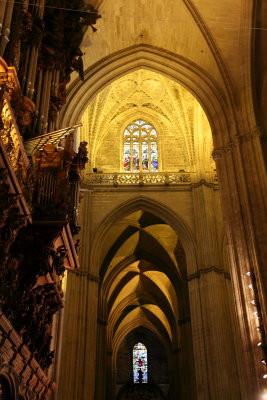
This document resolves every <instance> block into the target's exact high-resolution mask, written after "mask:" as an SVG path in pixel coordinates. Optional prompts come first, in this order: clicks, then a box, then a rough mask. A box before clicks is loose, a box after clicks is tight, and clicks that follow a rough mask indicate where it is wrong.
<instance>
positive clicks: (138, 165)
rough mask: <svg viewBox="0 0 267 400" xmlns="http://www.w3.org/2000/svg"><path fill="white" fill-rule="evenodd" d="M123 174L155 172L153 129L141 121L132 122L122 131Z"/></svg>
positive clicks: (156, 153) (156, 143)
mask: <svg viewBox="0 0 267 400" xmlns="http://www.w3.org/2000/svg"><path fill="white" fill-rule="evenodd" d="M123 169H124V171H125V172H157V171H158V142H157V132H156V130H155V128H154V127H153V126H152V125H151V124H149V123H148V122H145V121H143V120H137V121H134V122H132V123H131V124H130V125H128V126H127V128H126V129H125V131H124V143H123Z"/></svg>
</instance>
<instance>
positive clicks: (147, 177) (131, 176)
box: [82, 172, 218, 187]
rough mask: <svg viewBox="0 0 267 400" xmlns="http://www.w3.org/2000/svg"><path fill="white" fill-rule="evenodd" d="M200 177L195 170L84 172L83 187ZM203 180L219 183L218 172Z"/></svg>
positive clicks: (163, 182)
mask: <svg viewBox="0 0 267 400" xmlns="http://www.w3.org/2000/svg"><path fill="white" fill-rule="evenodd" d="M199 181H200V179H199V178H198V177H197V175H196V173H194V172H168V173H166V172H156V173H155V172H153V173H126V172H120V173H116V172H114V173H112V174H111V173H88V172H87V173H86V172H85V174H84V179H83V185H82V186H83V187H90V186H100V185H103V186H105V185H106V186H110V185H112V186H114V187H117V186H129V185H138V186H143V185H150V186H151V185H165V186H169V185H190V184H192V183H196V184H197V182H199ZM201 182H202V183H203V182H206V183H209V184H218V179H217V174H216V173H215V172H214V173H212V172H209V173H206V174H205V179H201Z"/></svg>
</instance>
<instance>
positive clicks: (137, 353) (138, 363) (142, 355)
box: [133, 342, 147, 383]
mask: <svg viewBox="0 0 267 400" xmlns="http://www.w3.org/2000/svg"><path fill="white" fill-rule="evenodd" d="M133 381H134V383H147V349H146V346H145V345H144V344H143V343H140V342H139V343H137V344H136V345H135V346H134V348H133Z"/></svg>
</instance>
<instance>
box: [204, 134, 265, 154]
mask: <svg viewBox="0 0 267 400" xmlns="http://www.w3.org/2000/svg"><path fill="white" fill-rule="evenodd" d="M263 137H264V135H263V133H262V131H261V129H260V127H259V126H256V127H255V128H254V129H252V130H251V131H250V132H248V133H245V134H242V135H240V134H239V133H237V134H235V136H234V138H233V139H232V140H230V141H229V142H228V144H227V146H225V147H219V148H217V149H214V150H213V152H212V158H213V160H214V161H216V160H218V159H220V158H221V157H222V156H223V155H224V154H225V153H228V152H229V151H233V149H234V147H238V146H240V145H242V144H243V143H247V142H250V141H252V140H254V139H256V138H263Z"/></svg>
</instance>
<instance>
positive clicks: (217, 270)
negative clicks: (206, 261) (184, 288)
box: [187, 266, 231, 281]
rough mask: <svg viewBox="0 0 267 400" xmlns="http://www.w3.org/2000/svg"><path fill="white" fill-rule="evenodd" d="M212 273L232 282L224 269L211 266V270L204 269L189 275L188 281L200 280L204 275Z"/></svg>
mask: <svg viewBox="0 0 267 400" xmlns="http://www.w3.org/2000/svg"><path fill="white" fill-rule="evenodd" d="M210 272H216V273H217V274H223V275H224V277H225V279H229V280H231V276H230V274H229V273H228V272H226V271H224V270H223V269H220V268H217V267H214V266H211V267H209V268H205V269H204V268H203V269H200V270H198V271H197V272H195V273H194V274H191V275H188V277H187V280H188V281H192V280H193V279H200V278H201V276H202V275H204V274H209V273H210Z"/></svg>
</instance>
